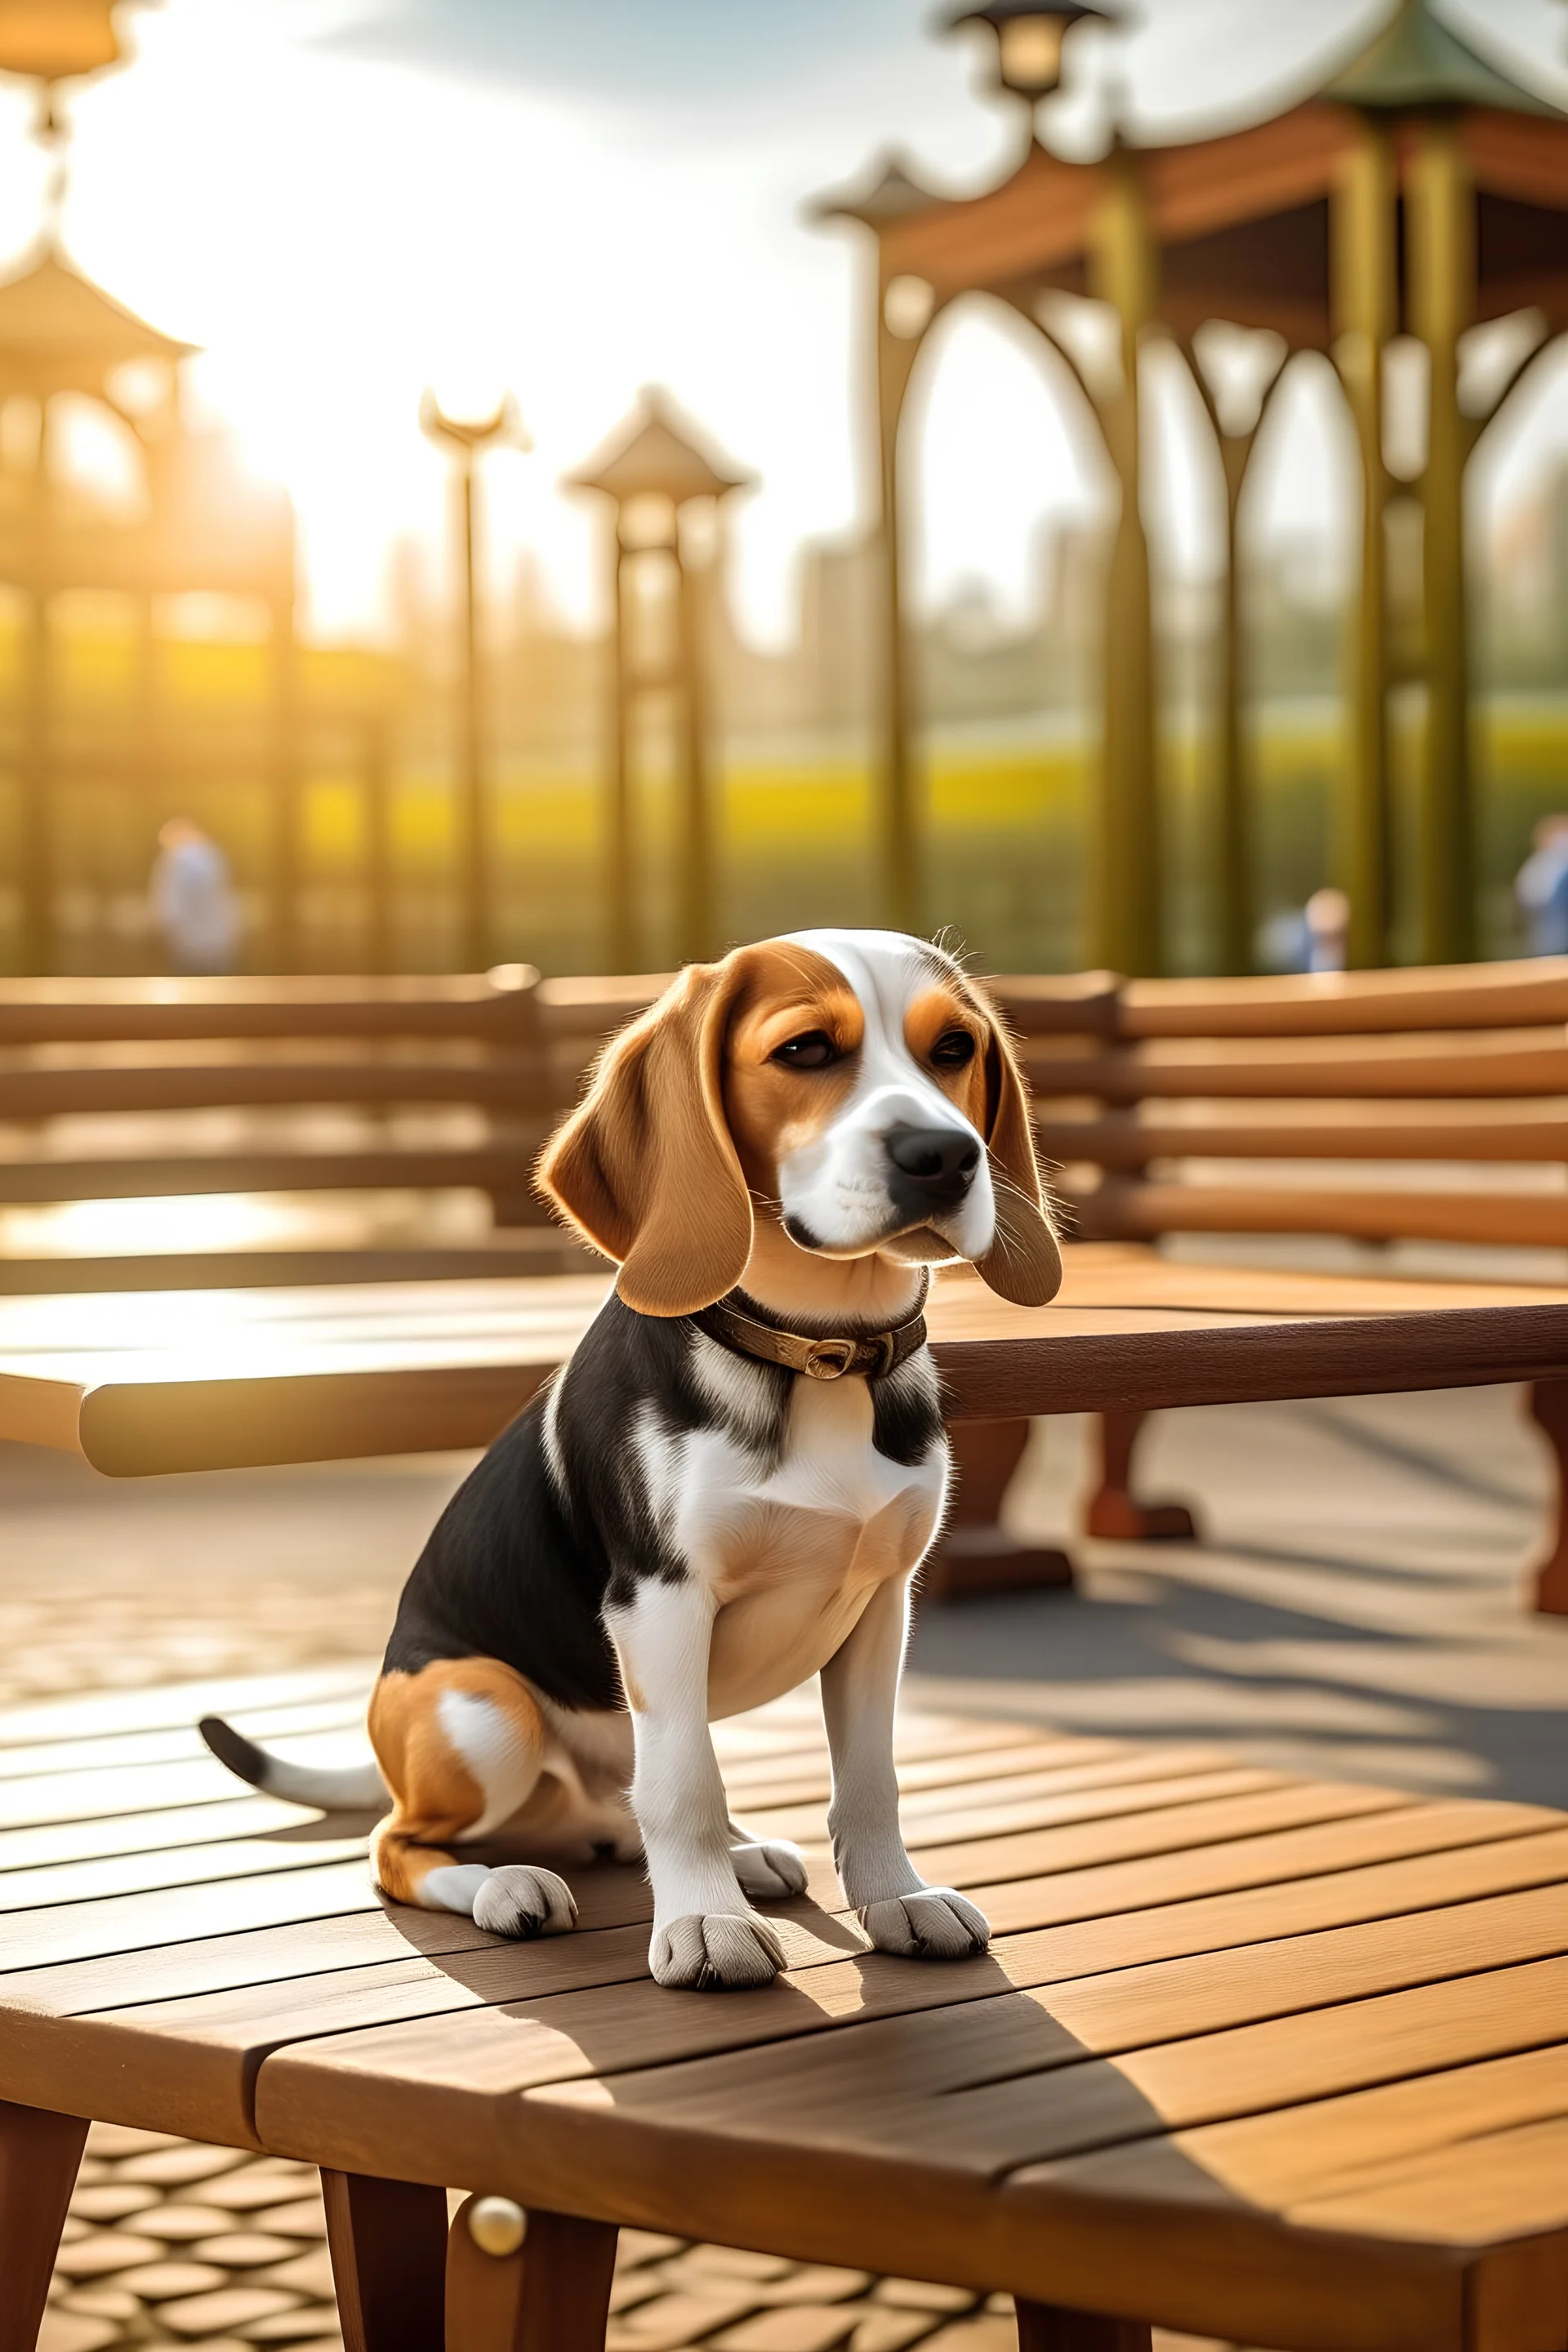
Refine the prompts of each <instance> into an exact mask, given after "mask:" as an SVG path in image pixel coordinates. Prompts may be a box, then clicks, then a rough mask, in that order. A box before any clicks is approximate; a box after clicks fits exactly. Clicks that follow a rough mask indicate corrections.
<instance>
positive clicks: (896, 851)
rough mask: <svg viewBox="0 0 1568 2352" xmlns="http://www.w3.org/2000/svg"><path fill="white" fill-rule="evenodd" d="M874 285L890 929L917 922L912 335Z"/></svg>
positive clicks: (883, 822) (883, 856) (881, 840)
mask: <svg viewBox="0 0 1568 2352" xmlns="http://www.w3.org/2000/svg"><path fill="white" fill-rule="evenodd" d="M883 297H884V289H883V287H882V285H881V284H880V282H879V284H878V288H877V442H878V457H879V481H880V488H881V512H880V520H879V534H878V540H879V552H880V555H881V560H882V600H881V602H882V610H881V621H882V679H881V684H882V708H881V720H882V760H881V769H882V772H881V777H880V784H881V793H880V804H879V809H878V822H877V835H878V843H877V845H878V852H879V861H878V862H879V873H880V880H881V898H882V906H883V909H884V916H885V919H886V920H887V922H888V923H889V925H890V927H891V928H892V929H894V930H896V931H918V930H919V929H920V924H921V844H920V810H919V807H918V804H917V798H916V790H915V769H914V758H913V747H912V743H911V740H910V735H911V730H910V691H909V661H908V651H909V648H908V643H907V640H906V637H905V633H904V598H903V577H902V557H901V553H900V517H899V420H900V416H901V415H902V414H903V405H904V394H905V393H906V392H907V391H908V390H909V383H910V374H911V373H912V372H913V369H914V363H915V354H916V352H918V350H919V349H920V342H919V338H918V337H904V336H900V335H895V334H894V333H893V331H892V330H891V329H890V328H889V325H888V322H887V320H886V317H885V315H884V310H883Z"/></svg>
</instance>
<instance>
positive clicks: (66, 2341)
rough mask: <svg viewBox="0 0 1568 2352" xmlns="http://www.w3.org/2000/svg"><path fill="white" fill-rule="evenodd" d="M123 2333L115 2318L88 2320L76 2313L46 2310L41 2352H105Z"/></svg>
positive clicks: (39, 2331) (40, 2333) (41, 2336)
mask: <svg viewBox="0 0 1568 2352" xmlns="http://www.w3.org/2000/svg"><path fill="white" fill-rule="evenodd" d="M119 2334H120V2330H119V2328H118V2326H116V2325H115V2323H114V2321H113V2320H112V2319H89V2318H86V2317H85V2316H83V2315H80V2314H79V2313H77V2312H74V2311H46V2312H45V2314H44V2324H43V2326H42V2327H40V2328H39V2330H38V2352H103V2347H104V2346H105V2345H106V2344H112V2343H113V2342H114V2341H115V2339H116V2337H117V2336H119Z"/></svg>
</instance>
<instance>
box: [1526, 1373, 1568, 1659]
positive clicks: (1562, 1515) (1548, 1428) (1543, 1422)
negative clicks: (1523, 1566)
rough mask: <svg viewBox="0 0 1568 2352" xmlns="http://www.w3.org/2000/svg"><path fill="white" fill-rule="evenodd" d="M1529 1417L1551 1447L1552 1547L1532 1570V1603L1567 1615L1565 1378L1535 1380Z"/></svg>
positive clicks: (1567, 1406)
mask: <svg viewBox="0 0 1568 2352" xmlns="http://www.w3.org/2000/svg"><path fill="white" fill-rule="evenodd" d="M1527 1402H1528V1404H1529V1408H1530V1413H1531V1419H1532V1420H1533V1421H1534V1422H1536V1423H1538V1425H1539V1426H1540V1428H1541V1430H1542V1433H1543V1434H1544V1436H1545V1438H1546V1442H1547V1444H1549V1445H1550V1446H1551V1448H1552V1473H1553V1478H1554V1483H1555V1492H1554V1494H1553V1495H1552V1549H1551V1550H1550V1551H1549V1552H1548V1553H1547V1555H1546V1557H1545V1559H1543V1560H1542V1562H1541V1565H1540V1567H1539V1568H1538V1569H1537V1570H1536V1571H1535V1578H1534V1583H1535V1606H1536V1607H1537V1609H1539V1610H1542V1611H1543V1612H1545V1613H1546V1614H1547V1615H1548V1616H1552V1617H1568V1381H1534V1382H1533V1383H1532V1384H1531V1389H1530V1391H1529V1395H1528V1399H1527Z"/></svg>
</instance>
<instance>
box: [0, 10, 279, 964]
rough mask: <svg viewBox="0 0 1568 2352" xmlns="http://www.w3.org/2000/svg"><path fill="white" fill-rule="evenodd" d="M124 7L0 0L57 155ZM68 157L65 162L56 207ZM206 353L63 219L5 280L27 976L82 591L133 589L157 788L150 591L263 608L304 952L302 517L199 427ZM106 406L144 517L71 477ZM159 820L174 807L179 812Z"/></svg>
mask: <svg viewBox="0 0 1568 2352" xmlns="http://www.w3.org/2000/svg"><path fill="white" fill-rule="evenodd" d="M120 55H121V52H120V47H119V42H118V38H117V36H116V33H115V29H114V10H113V7H112V5H111V0H47V5H46V0H0V72H5V73H14V74H18V75H22V76H25V77H26V78H27V79H31V80H34V81H36V82H37V83H39V84H40V85H41V91H42V96H41V104H40V115H39V129H40V131H41V134H42V136H43V137H44V138H45V140H46V142H48V143H50V144H51V145H56V144H58V142H61V141H62V139H63V137H64V124H63V121H62V119H61V116H60V112H59V109H58V100H57V96H56V90H57V85H58V83H59V82H61V81H64V80H67V79H72V78H74V77H76V76H78V75H80V74H84V73H89V72H94V71H98V70H100V69H101V68H106V67H109V66H112V65H114V64H116V63H117V62H119V60H120ZM62 185H63V165H57V172H56V180H55V185H54V188H53V190H52V192H51V199H50V202H51V211H52V210H54V209H55V208H56V207H58V201H59V195H60V191H61V187H62ZM193 350H194V346H193V345H191V344H189V343H184V342H180V341H176V340H175V339H174V337H173V336H170V335H166V334H164V333H163V332H162V331H160V330H159V329H158V328H156V327H153V326H150V325H149V324H148V323H147V321H146V320H142V319H140V318H138V317H137V316H136V315H135V313H134V312H133V311H131V310H127V309H126V308H125V307H124V305H123V304H122V303H120V302H118V301H116V300H115V299H114V298H113V296H112V295H110V294H109V293H107V292H106V291H105V290H104V289H103V288H102V287H100V286H98V285H96V284H94V282H93V281H92V280H91V279H90V278H87V277H86V276H84V275H83V274H82V272H80V271H79V269H77V268H75V267H74V266H73V264H72V263H71V262H70V261H69V260H68V258H67V257H66V256H65V254H64V253H63V252H62V251H61V249H60V247H59V244H58V235H57V233H56V231H55V229H54V227H53V226H50V228H49V229H48V230H47V232H46V234H45V236H44V237H43V239H42V241H41V243H40V245H39V247H38V248H37V251H36V253H35V255H34V257H33V258H31V259H30V260H29V261H28V262H26V264H25V266H24V267H22V268H20V269H19V270H17V271H16V273H15V274H14V275H13V276H11V277H9V278H5V279H4V280H0V415H5V416H6V418H7V421H8V422H9V419H10V416H11V415H13V414H14V413H15V410H16V409H19V410H20V411H21V412H22V415H23V416H24V417H25V420H26V421H25V425H24V426H23V430H22V431H20V432H16V431H14V430H13V431H8V432H7V433H6V434H5V436H4V437H3V441H0V583H3V584H4V585H5V586H7V587H10V588H12V589H15V590H16V591H18V592H19V593H20V595H21V598H22V600H23V607H24V614H25V623H24V647H23V656H22V662H21V667H20V682H19V691H18V710H17V727H16V743H17V753H16V757H17V773H18V782H19V786H20V802H21V811H20V814H21V822H20V828H19V831H20V843H21V855H20V861H19V877H18V878H19V885H20V897H21V908H20V918H21V919H20V931H21V940H20V948H21V958H22V963H23V968H24V969H25V970H27V971H48V970H49V968H50V965H51V962H52V961H53V957H54V945H55V942H54V927H55V898H56V872H57V856H56V851H57V835H58V810H57V803H58V785H59V783H60V782H61V781H62V779H63V777H64V776H65V774H66V773H67V772H68V770H67V762H66V758H65V754H64V751H63V750H62V748H61V746H60V745H59V744H58V741H57V731H56V727H55V724H54V709H53V699H54V698H53V691H52V678H53V671H54V664H53V662H52V660H51V655H50V612H51V605H52V603H53V601H54V599H55V598H57V597H58V596H59V595H60V594H62V593H66V592H68V591H71V590H79V589H100V590H110V591H114V592H118V593H122V594H124V595H126V596H128V597H130V598H131V599H132V601H133V604H134V606H135V609H136V612H137V614H138V633H137V634H138V645H139V669H140V708H141V740H140V743H139V745H138V746H137V747H136V749H135V751H134V753H133V755H132V761H131V763H130V772H131V774H132V775H133V776H134V775H136V774H137V773H139V774H140V777H141V779H142V783H143V785H144V786H145V788H146V789H147V790H148V792H151V791H152V790H153V788H154V787H155V786H156V785H158V784H159V783H160V782H162V768H163V752H162V750H161V747H160V727H159V717H158V709H157V695H156V669H155V636H154V625H153V604H154V599H155V598H157V597H160V596H177V595H185V594H192V593H198V594H199V593H205V594H218V595H233V596H241V597H245V598H247V599H252V600H258V601H259V602H261V603H262V604H265V606H266V608H267V612H268V631H269V638H270V645H271V652H272V663H271V667H272V691H271V719H270V727H269V737H270V751H269V753H268V760H267V767H268V784H269V786H270V791H271V802H272V841H273V852H272V866H273V871H272V876H271V881H272V896H273V927H274V934H275V936H274V939H273V942H272V948H273V953H274V955H275V957H276V958H277V960H278V961H279V964H280V965H282V966H284V967H285V968H286V967H287V965H288V964H289V962H290V961H292V960H293V945H294V935H295V921H296V902H297V896H298V890H297V882H298V857H299V830H300V828H299V809H298V800H299V783H298V778H299V749H298V737H299V711H298V704H299V689H298V674H297V673H298V659H297V651H296V644H295V625H294V615H295V544H294V517H293V509H292V508H291V506H290V504H289V500H288V499H287V497H286V496H285V495H284V494H283V493H282V492H281V491H280V490H277V489H274V488H268V486H265V485H259V484H257V483H255V482H252V481H249V480H247V478H245V477H244V476H243V475H241V474H240V472H239V471H238V469H237V466H236V464H235V462H234V458H233V455H232V452H231V448H230V445H229V443H228V442H227V441H226V438H225V437H224V436H221V435H217V434H212V433H195V432H193V431H192V430H191V429H190V428H189V427H188V425H186V423H185V422H184V417H183V415H182V411H181V396H180V395H181V386H180V374H181V369H182V365H183V363H184V361H185V360H186V359H188V358H189V357H190V356H191V355H192V352H193ZM71 397H75V398H79V399H84V400H87V401H89V402H92V403H93V404H96V405H97V406H98V407H99V408H100V410H102V411H104V412H106V413H107V414H108V415H110V416H111V417H112V418H113V419H115V420H116V422H117V424H118V425H119V426H120V427H121V430H122V432H123V433H125V434H128V435H129V436H130V437H131V440H132V446H133V447H134V450H135V454H136V458H137V469H138V472H139V474H140V478H141V482H140V488H141V496H140V499H139V500H138V501H137V502H136V503H135V504H134V506H132V507H131V508H130V509H127V508H126V507H125V506H124V505H122V504H119V503H114V502H110V501H109V500H106V499H102V498H100V497H98V496H95V495H94V494H93V493H92V491H91V490H90V489H89V488H88V487H87V486H86V485H83V484H80V483H76V482H72V481H69V480H67V479H65V478H62V475H61V470H60V468H59V467H58V464H57V463H56V462H55V461H56V457H57V455H58V451H57V446H56V445H57V438H58V436H57V426H56V416H57V407H58V403H59V402H61V401H62V400H65V399H68V398H71ZM164 814H168V812H167V811H166V810H165V812H164Z"/></svg>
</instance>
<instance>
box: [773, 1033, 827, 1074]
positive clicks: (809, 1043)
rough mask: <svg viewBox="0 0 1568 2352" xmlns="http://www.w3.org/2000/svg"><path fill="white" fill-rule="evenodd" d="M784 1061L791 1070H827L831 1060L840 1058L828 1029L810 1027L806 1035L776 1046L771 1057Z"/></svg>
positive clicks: (774, 1059) (776, 1060) (777, 1060)
mask: <svg viewBox="0 0 1568 2352" xmlns="http://www.w3.org/2000/svg"><path fill="white" fill-rule="evenodd" d="M769 1058H770V1059H771V1060H773V1061H775V1062H783V1063H784V1066H785V1068H786V1069H791V1070H825V1069H826V1067H827V1065H828V1063H829V1062H836V1061H837V1059H838V1048H837V1045H835V1044H834V1042H833V1040H832V1038H831V1037H830V1036H829V1035H828V1034H827V1032H826V1029H808V1030H807V1032H806V1034H805V1036H804V1037H791V1038H788V1039H786V1041H785V1043H784V1045H778V1046H775V1047H774V1049H773V1054H772V1055H770V1057H769Z"/></svg>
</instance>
